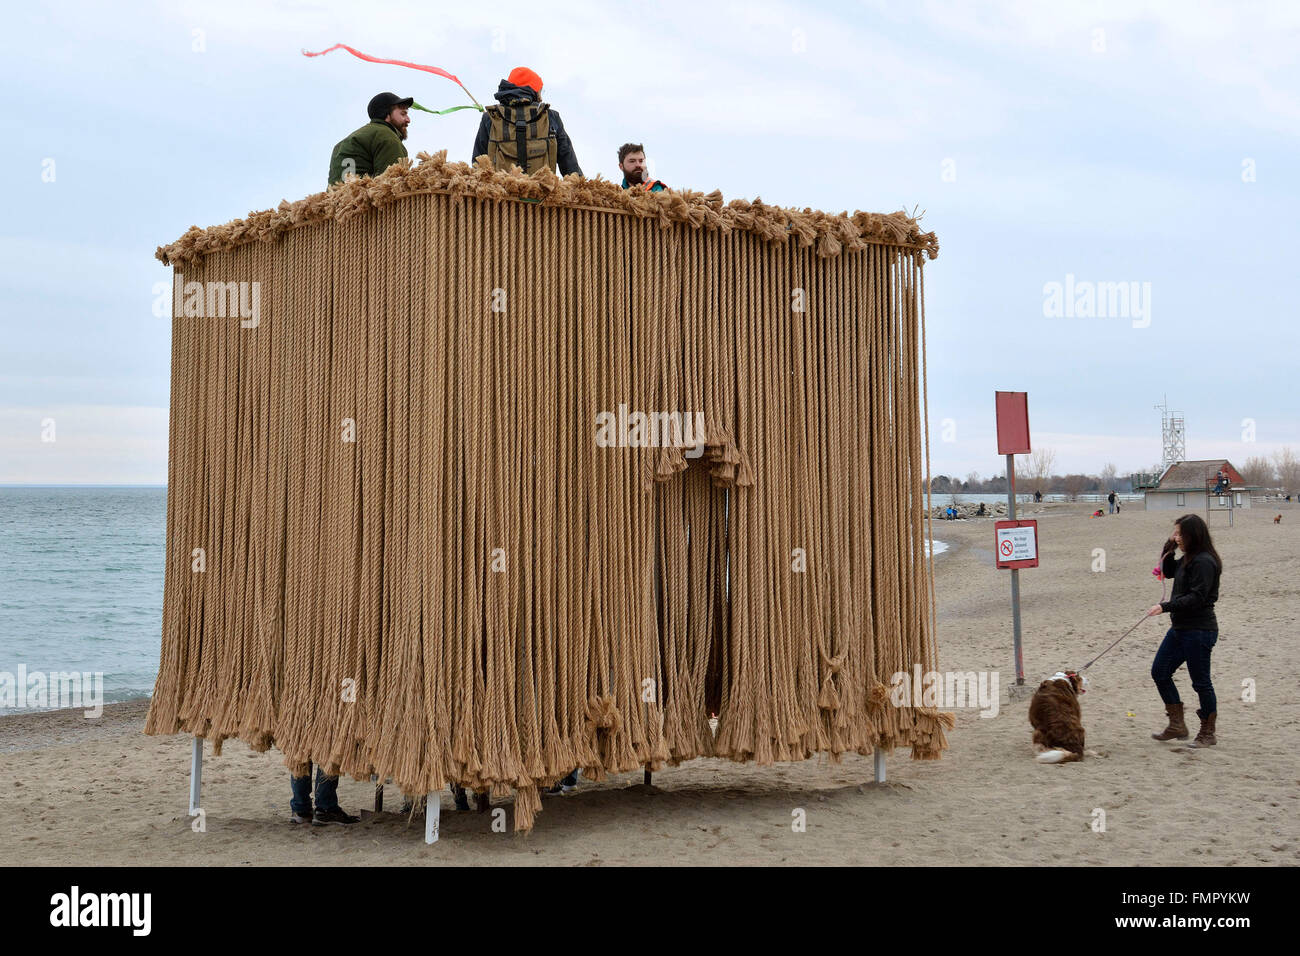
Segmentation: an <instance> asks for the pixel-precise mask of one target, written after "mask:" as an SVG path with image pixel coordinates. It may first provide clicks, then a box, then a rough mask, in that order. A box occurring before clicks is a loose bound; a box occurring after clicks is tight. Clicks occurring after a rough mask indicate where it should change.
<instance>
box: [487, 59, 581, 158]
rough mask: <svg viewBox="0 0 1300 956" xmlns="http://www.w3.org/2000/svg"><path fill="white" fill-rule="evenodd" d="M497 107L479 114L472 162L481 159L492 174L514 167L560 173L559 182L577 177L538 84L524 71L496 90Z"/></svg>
mask: <svg viewBox="0 0 1300 956" xmlns="http://www.w3.org/2000/svg"><path fill="white" fill-rule="evenodd" d="M496 99H497V102H496V104H494V105H492V106H489V107H488V108H487V109H486V110H485V111H484V112H483V118H482V120H480V121H479V124H478V135H477V136H475V137H474V152H473V155H472V157H471V158H472V159H478V158H479V157H480V156H486V157H487V158H488V159H489V160H490V161H491V163H492V165H493V166H494V167H496V168H497V169H509V168H510V167H511V166H518V167H519V168H520V169H522V170H523V171H524V172H525V173H534V172H536V171H537V170H539V169H541V168H542V166H549V167H551V172H555V171H556V167H557V166H558V167H559V173H560V175H561V176H568V175H569V174H570V173H577V174H578V175H579V176H581V175H582V168H581V167H580V166H579V165H578V157H577V155H576V154H575V153H574V151H573V143H571V142H570V141H569V134H568V133H566V132H565V131H564V121H563V120H561V119H560V114H559V113H557V112H555V110H553V109H551V107H550V104H549V103H543V102H542V78H541V77H540V76H538V75H537V74H536V73H534V72H533V71H532V70H530V69H529V68H528V67H526V66H519V67H515V69H513V70H511V71H510V75H509V76H508V77H507V78H506V79H504V80H502V81H501V85H500V86H499V87H497V92H496Z"/></svg>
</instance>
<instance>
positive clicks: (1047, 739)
mask: <svg viewBox="0 0 1300 956" xmlns="http://www.w3.org/2000/svg"><path fill="white" fill-rule="evenodd" d="M1087 690H1088V678H1086V677H1080V676H1079V675H1078V674H1076V673H1074V672H1073V671H1066V672H1061V671H1057V672H1056V673H1055V674H1053V675H1052V676H1051V677H1049V678H1048V679H1047V680H1045V681H1043V682H1042V683H1041V684H1039V685H1038V690H1036V691H1034V697H1033V699H1032V700H1031V701H1030V702H1029V723H1030V725H1031V726H1032V727H1033V728H1034V743H1035V744H1036V745H1037V746H1039V747H1043V748H1045V749H1044V750H1043V752H1042V753H1040V754H1039V755H1038V756H1037V757H1035V758H1034V759H1035V760H1037V761H1038V762H1039V763H1070V762H1071V761H1074V760H1082V759H1083V720H1082V717H1083V714H1082V712H1081V711H1080V709H1079V697H1080V695H1082V694H1084V693H1086V692H1087Z"/></svg>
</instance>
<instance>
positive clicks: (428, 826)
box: [424, 793, 442, 843]
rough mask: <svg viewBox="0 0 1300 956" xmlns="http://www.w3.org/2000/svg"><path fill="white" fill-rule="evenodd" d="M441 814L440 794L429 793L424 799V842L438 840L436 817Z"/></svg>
mask: <svg viewBox="0 0 1300 956" xmlns="http://www.w3.org/2000/svg"><path fill="white" fill-rule="evenodd" d="M441 814H442V794H441V793H431V794H429V795H428V796H427V797H425V800H424V842H425V843H437V842H438V817H439V816H440V815H441Z"/></svg>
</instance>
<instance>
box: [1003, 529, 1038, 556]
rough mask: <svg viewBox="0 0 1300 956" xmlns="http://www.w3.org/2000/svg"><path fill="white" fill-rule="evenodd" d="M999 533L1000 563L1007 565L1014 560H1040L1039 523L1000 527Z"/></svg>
mask: <svg viewBox="0 0 1300 956" xmlns="http://www.w3.org/2000/svg"><path fill="white" fill-rule="evenodd" d="M997 534H998V537H997V546H998V551H997V555H998V564H999V565H1005V564H1007V563H1008V562H1012V561H1034V562H1037V561H1038V526H1037V524H1026V525H1023V526H1019V527H1015V526H1013V527H1005V528H1004V527H999V528H998V529H997Z"/></svg>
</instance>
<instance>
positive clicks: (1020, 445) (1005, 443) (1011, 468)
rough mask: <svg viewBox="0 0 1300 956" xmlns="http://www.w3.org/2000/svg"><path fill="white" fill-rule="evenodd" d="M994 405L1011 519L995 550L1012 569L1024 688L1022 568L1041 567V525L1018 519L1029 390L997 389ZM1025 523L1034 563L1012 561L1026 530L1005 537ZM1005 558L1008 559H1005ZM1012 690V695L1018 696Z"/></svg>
mask: <svg viewBox="0 0 1300 956" xmlns="http://www.w3.org/2000/svg"><path fill="white" fill-rule="evenodd" d="M993 397H994V407H995V412H996V415H997V427H998V454H1000V455H1006V456H1007V517H1008V518H1009V519H1010V520H1009V521H999V522H997V526H996V531H995V533H996V535H997V542H996V543H997V547H998V550H997V551H996V552H995V555H996V557H997V566H998V567H999V568H1010V569H1011V630H1012V638H1013V640H1014V642H1015V649H1016V683H1015V687H1016V688H1022V687H1024V684H1025V661H1024V653H1023V651H1022V649H1021V644H1020V569H1021V568H1022V567H1037V566H1038V525H1037V522H1021V521H1016V458H1015V456H1016V455H1027V454H1029V452H1030V447H1029V393H1028V392H994V393H993ZM1024 524H1030V525H1032V526H1033V534H1032V538H1033V557H1032V563H1029V559H1028V558H1025V557H1019V558H1018V559H1017V560H1011V556H1012V555H1013V554H1015V553H1016V552H1015V547H1016V545H1015V542H1016V541H1018V542H1019V543H1020V544H1021V546H1022V550H1021V552H1020V554H1021V555H1023V554H1024V551H1023V545H1024V538H1025V535H1024V533H1023V532H1016V537H1015V538H1014V539H1013V538H1011V537H1005V538H1004V536H1003V526H1004V525H1008V526H1012V527H1019V526H1021V525H1024ZM1008 543H1010V545H1011V548H1012V550H1010V551H1008V552H1007V553H1006V555H1004V554H1003V552H1002V547H1003V546H1004V545H1005V544H1008ZM1004 557H1005V558H1006V559H1007V560H1006V561H1005V562H1004ZM1015 693H1018V691H1016V692H1014V693H1013V696H1015Z"/></svg>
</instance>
